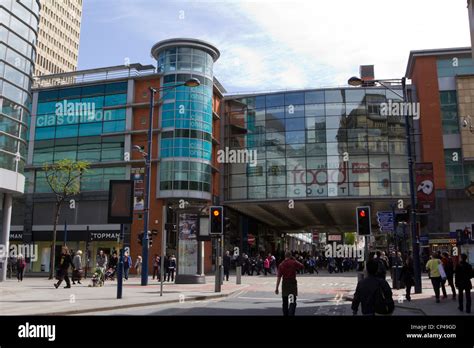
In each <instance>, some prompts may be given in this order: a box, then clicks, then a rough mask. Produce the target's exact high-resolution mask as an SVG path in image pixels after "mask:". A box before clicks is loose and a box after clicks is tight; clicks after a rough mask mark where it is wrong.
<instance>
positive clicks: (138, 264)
mask: <svg viewBox="0 0 474 348" xmlns="http://www.w3.org/2000/svg"><path fill="white" fill-rule="evenodd" d="M142 263H143V261H142V257H141V256H140V255H138V256H137V261H135V270H136V271H137V274H138V276H139V277H140V276H141V274H142Z"/></svg>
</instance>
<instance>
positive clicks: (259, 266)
mask: <svg viewBox="0 0 474 348" xmlns="http://www.w3.org/2000/svg"><path fill="white" fill-rule="evenodd" d="M255 270H256V271H257V275H258V276H259V275H260V273H261V272H262V270H263V260H262V256H261V255H258V256H257V263H256V266H255Z"/></svg>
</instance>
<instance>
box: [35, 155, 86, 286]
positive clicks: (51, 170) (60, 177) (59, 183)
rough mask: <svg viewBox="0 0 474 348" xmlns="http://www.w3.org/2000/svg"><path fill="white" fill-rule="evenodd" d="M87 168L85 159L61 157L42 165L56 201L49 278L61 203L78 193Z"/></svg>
mask: <svg viewBox="0 0 474 348" xmlns="http://www.w3.org/2000/svg"><path fill="white" fill-rule="evenodd" d="M88 168H89V163H88V162H85V161H77V162H75V161H72V160H70V159H63V160H60V161H58V162H56V163H54V164H45V165H44V166H43V170H44V173H45V175H46V182H47V183H48V186H49V187H50V189H51V191H52V192H53V193H54V195H55V198H56V202H55V207H54V217H53V219H54V220H53V240H52V241H51V259H50V268H49V279H52V278H53V276H54V270H55V264H54V263H55V260H56V229H57V225H58V222H59V216H60V215H61V207H62V204H63V203H64V202H65V201H67V200H68V199H69V198H71V197H73V196H75V195H77V194H79V193H80V190H81V176H82V175H83V174H84V173H85V172H86V171H87V169H88Z"/></svg>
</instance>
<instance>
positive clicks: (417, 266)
mask: <svg viewBox="0 0 474 348" xmlns="http://www.w3.org/2000/svg"><path fill="white" fill-rule="evenodd" d="M402 89H403V102H404V103H405V104H406V103H407V91H406V79H405V78H404V77H403V78H402ZM404 114H405V133H406V137H407V147H408V177H409V179H410V204H411V207H410V215H411V216H410V224H411V241H412V247H413V269H414V276H415V294H421V291H422V290H421V262H420V244H419V242H418V240H417V239H418V238H417V233H416V229H417V223H416V197H415V194H416V191H415V178H414V176H413V162H414V161H413V153H412V148H411V131H410V117H409V115H408V112H406V110H405V112H404Z"/></svg>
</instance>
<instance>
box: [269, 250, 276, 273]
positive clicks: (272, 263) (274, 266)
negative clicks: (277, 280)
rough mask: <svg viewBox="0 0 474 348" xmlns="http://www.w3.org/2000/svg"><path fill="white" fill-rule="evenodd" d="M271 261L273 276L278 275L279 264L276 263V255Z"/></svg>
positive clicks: (272, 256)
mask: <svg viewBox="0 0 474 348" xmlns="http://www.w3.org/2000/svg"><path fill="white" fill-rule="evenodd" d="M270 256H271V261H270V269H271V271H272V274H276V273H277V263H276V257H275V256H274V255H271V254H270Z"/></svg>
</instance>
